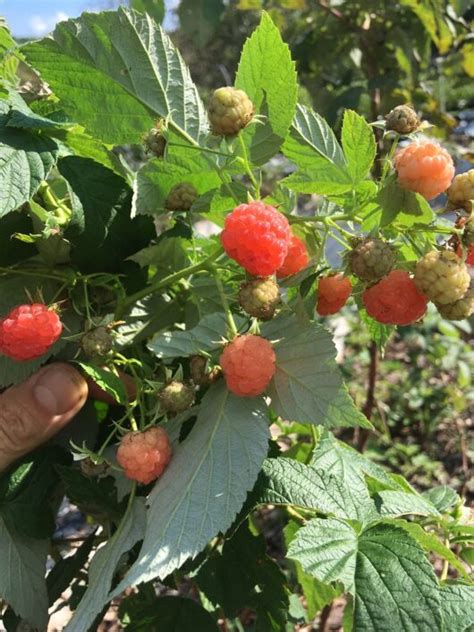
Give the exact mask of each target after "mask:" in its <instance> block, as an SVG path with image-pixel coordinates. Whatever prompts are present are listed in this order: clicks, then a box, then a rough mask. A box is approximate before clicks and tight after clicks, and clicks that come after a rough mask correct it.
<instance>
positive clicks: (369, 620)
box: [288, 518, 441, 632]
mask: <svg viewBox="0 0 474 632" xmlns="http://www.w3.org/2000/svg"><path fill="white" fill-rule="evenodd" d="M288 555H289V557H292V558H294V559H296V560H298V561H299V562H300V563H301V565H302V566H303V568H304V569H305V570H306V571H307V572H309V573H311V574H312V575H314V576H315V577H316V578H317V579H319V580H320V581H323V582H334V581H341V582H342V583H343V584H344V586H345V588H346V590H347V591H348V592H350V593H351V594H352V595H353V596H354V629H355V630H364V632H380V630H393V632H433V630H440V629H441V617H440V598H439V586H438V582H437V579H436V575H435V573H434V570H433V568H432V567H431V565H430V564H429V562H428V560H427V559H426V557H425V555H424V553H423V550H422V549H421V548H420V547H419V546H418V544H417V543H416V541H415V540H413V539H412V538H411V537H410V536H409V535H408V534H407V533H406V532H405V531H404V530H403V529H400V528H398V527H396V526H395V525H388V524H378V525H375V526H373V527H371V528H369V529H367V530H366V531H364V532H362V533H361V534H360V535H358V534H357V533H356V532H355V531H354V529H353V528H352V527H351V526H349V525H348V524H346V523H344V522H342V521H339V520H333V519H330V520H322V519H319V518H316V519H314V520H311V521H310V522H308V524H306V525H305V526H304V527H303V528H302V529H300V530H299V531H298V533H297V534H296V537H295V539H294V540H293V541H292V543H291V545H290V548H289V551H288Z"/></svg>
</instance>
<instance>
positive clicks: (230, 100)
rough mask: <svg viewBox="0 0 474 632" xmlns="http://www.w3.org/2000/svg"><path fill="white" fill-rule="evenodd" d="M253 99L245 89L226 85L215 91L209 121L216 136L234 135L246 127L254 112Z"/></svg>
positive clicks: (209, 111) (210, 103) (209, 109)
mask: <svg viewBox="0 0 474 632" xmlns="http://www.w3.org/2000/svg"><path fill="white" fill-rule="evenodd" d="M254 109H255V108H254V106H253V103H252V101H251V100H250V99H249V98H248V96H247V94H246V93H245V92H244V91H243V90H237V88H231V87H224V88H218V89H217V90H215V91H214V93H213V95H212V97H211V100H210V101H209V108H208V113H209V121H210V123H211V130H212V133H213V134H214V135H215V136H232V135H233V134H238V132H239V131H240V130H241V129H243V128H244V127H246V126H247V125H248V124H249V123H250V121H251V120H252V117H253V113H254Z"/></svg>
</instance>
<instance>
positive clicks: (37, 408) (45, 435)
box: [0, 362, 88, 472]
mask: <svg viewBox="0 0 474 632" xmlns="http://www.w3.org/2000/svg"><path fill="white" fill-rule="evenodd" d="M87 395H88V385H87V382H86V381H85V379H84V378H83V377H82V375H81V374H80V373H79V372H78V371H76V369H74V368H73V367H72V366H70V365H68V364H63V363H59V362H58V363H53V364H49V365H47V366H45V367H43V368H41V369H40V370H39V371H37V372H36V373H35V374H34V375H32V376H31V377H30V378H29V379H28V380H26V381H25V382H23V383H21V384H18V385H16V386H12V387H11V388H9V389H7V390H6V391H5V392H4V393H2V394H1V395H0V472H2V471H3V470H5V469H6V468H8V467H9V466H10V465H11V464H12V463H13V462H14V461H16V460H17V459H19V458H21V457H22V456H24V455H25V454H27V453H28V452H30V451H31V450H34V449H35V448H37V447H38V446H39V445H41V444H42V443H44V442H45V441H47V440H48V439H50V438H51V437H52V436H53V435H55V434H56V433H57V432H59V431H60V430H61V429H62V428H63V427H64V426H65V425H66V424H67V423H69V422H70V421H71V420H72V419H73V417H74V415H76V414H77V413H78V412H79V411H80V409H81V408H82V406H83V405H84V403H85V401H86V399H87Z"/></svg>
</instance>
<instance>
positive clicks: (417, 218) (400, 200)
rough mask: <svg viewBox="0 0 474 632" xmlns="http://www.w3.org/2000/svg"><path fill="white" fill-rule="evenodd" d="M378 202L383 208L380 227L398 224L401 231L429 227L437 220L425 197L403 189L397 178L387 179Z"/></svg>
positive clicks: (379, 194)
mask: <svg viewBox="0 0 474 632" xmlns="http://www.w3.org/2000/svg"><path fill="white" fill-rule="evenodd" d="M377 202H378V203H379V204H380V206H381V207H382V217H381V220H380V225H381V226H382V227H385V226H388V225H389V224H392V223H396V227H397V228H398V229H399V230H402V229H403V228H410V227H411V226H413V225H414V224H420V225H425V226H428V225H429V224H431V222H433V221H434V220H435V214H434V212H433V210H432V209H431V207H430V205H429V204H428V202H427V201H426V200H425V198H424V197H422V196H421V195H419V194H418V193H414V192H413V191H408V190H407V189H402V187H400V186H399V185H398V184H397V180H396V176H392V177H390V178H387V180H386V182H385V184H384V186H383V188H382V189H381V190H380V191H379V193H378V196H377Z"/></svg>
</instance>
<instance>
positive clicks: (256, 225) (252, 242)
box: [221, 202, 291, 276]
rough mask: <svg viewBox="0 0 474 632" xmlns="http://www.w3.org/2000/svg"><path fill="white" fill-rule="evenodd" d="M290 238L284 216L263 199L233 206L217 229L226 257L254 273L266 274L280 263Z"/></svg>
mask: <svg viewBox="0 0 474 632" xmlns="http://www.w3.org/2000/svg"><path fill="white" fill-rule="evenodd" d="M290 238H291V231H290V225H289V224H288V220H287V219H286V217H285V216H284V215H282V214H281V213H279V212H278V211H277V210H276V209H275V208H273V206H268V205H267V204H264V203H263V202H252V203H251V204H241V205H240V206H237V208H235V209H234V210H233V211H232V213H229V215H227V217H226V219H225V225H224V230H223V231H222V233H221V242H222V245H223V246H224V250H225V251H226V253H227V254H228V255H229V257H231V258H232V259H235V261H237V263H239V264H240V265H241V266H242V267H243V268H245V269H246V270H247V272H249V273H250V274H253V275H254V276H270V275H271V274H274V272H275V271H276V270H278V268H280V267H281V265H282V264H283V261H284V260H285V257H286V255H287V253H288V248H289V244H290Z"/></svg>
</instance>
